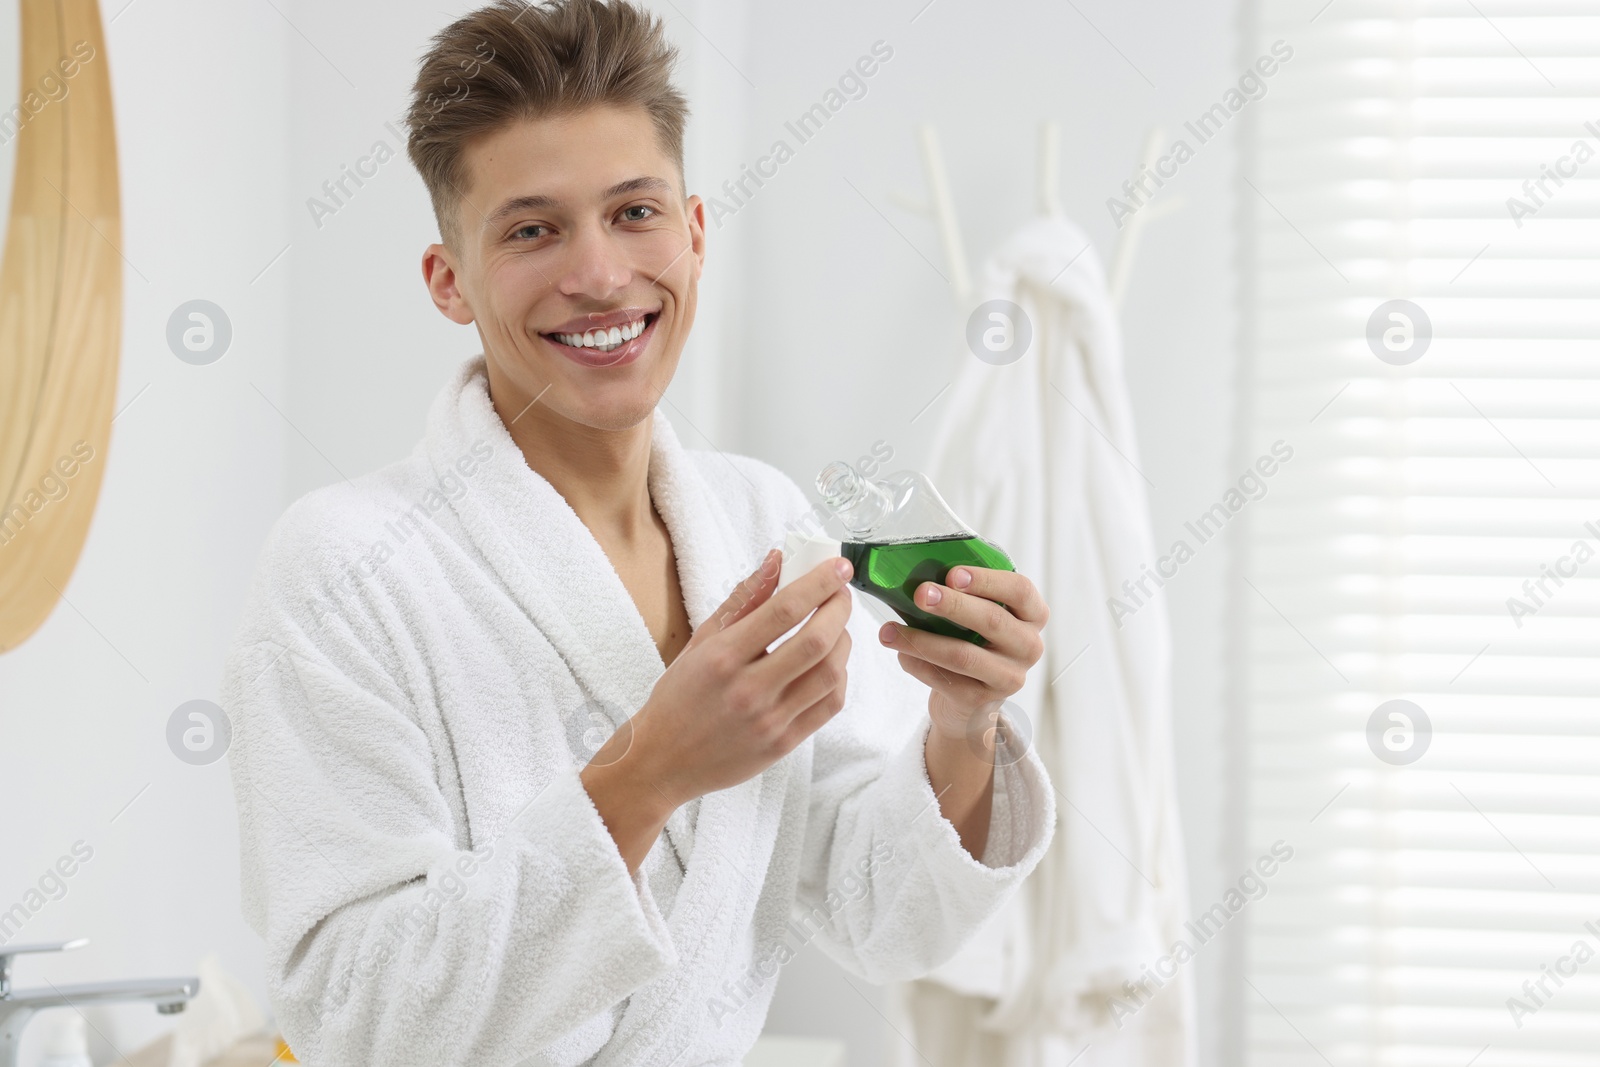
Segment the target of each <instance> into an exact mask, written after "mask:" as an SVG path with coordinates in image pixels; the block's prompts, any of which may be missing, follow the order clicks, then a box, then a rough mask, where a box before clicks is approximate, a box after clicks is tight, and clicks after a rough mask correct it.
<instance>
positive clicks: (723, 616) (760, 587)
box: [696, 548, 783, 636]
mask: <svg viewBox="0 0 1600 1067" xmlns="http://www.w3.org/2000/svg"><path fill="white" fill-rule="evenodd" d="M782 568H783V553H782V552H780V551H779V550H778V549H776V548H774V549H772V550H771V551H769V552H768V553H767V554H766V556H765V557H763V558H762V560H761V566H759V567H757V568H756V569H755V571H754V572H753V573H752V574H751V575H750V577H748V578H746V579H745V580H744V581H742V582H740V583H739V584H738V585H736V586H734V589H733V592H732V593H730V594H728V599H727V600H724V601H723V602H722V606H721V607H719V608H717V610H716V611H714V612H712V613H711V617H710V618H709V619H707V620H706V625H705V626H702V627H701V628H700V630H699V631H696V636H698V635H699V633H700V632H701V631H710V632H711V633H716V632H718V631H720V630H722V629H724V628H725V627H728V626H732V625H733V624H734V623H736V622H738V621H739V620H740V619H742V618H744V617H745V616H746V615H748V614H750V613H751V612H752V611H754V610H755V609H756V608H759V607H760V606H761V605H762V604H764V603H766V601H767V599H768V598H769V597H771V596H772V593H773V591H774V590H775V589H777V588H778V574H779V573H780V571H781V570H782Z"/></svg>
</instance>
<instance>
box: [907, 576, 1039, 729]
mask: <svg viewBox="0 0 1600 1067" xmlns="http://www.w3.org/2000/svg"><path fill="white" fill-rule="evenodd" d="M945 581H946V582H947V583H948V584H947V585H939V584H937V583H935V582H923V583H922V585H921V586H919V587H918V588H917V594H916V598H915V599H916V603H917V606H918V607H919V608H921V609H922V610H923V611H926V612H928V613H929V614H931V615H940V616H943V617H944V618H946V619H949V620H950V621H951V622H953V623H955V624H956V625H958V626H964V627H966V628H967V629H969V630H975V631H976V632H977V633H978V634H980V635H981V636H982V637H983V639H984V640H985V641H987V642H989V645H988V647H987V648H980V647H979V646H977V645H975V644H973V643H972V642H970V641H963V640H961V639H959V638H955V637H945V636H943V635H941V634H930V633H928V632H926V631H924V630H914V629H912V628H911V627H909V626H903V625H901V624H899V623H893V622H891V623H885V624H884V626H883V628H882V629H881V630H879V631H878V639H879V640H880V641H882V642H883V643H884V644H885V645H887V646H889V647H890V648H892V649H895V650H896V651H898V652H899V653H900V666H901V667H902V668H903V669H904V670H905V672H906V673H907V674H909V675H911V676H912V677H913V678H916V679H917V680H918V681H920V682H923V683H924V684H925V685H927V686H928V687H929V688H931V689H932V690H933V695H932V696H931V697H930V698H929V700H928V713H929V714H930V715H931V716H932V717H933V725H934V729H935V730H937V731H938V732H939V733H941V734H943V735H945V736H948V737H952V738H965V737H967V736H968V726H969V723H970V721H971V719H972V717H973V716H974V715H977V714H979V713H980V712H981V713H983V714H984V715H985V716H986V717H987V715H988V714H989V713H991V712H992V711H993V710H994V708H995V706H996V705H998V704H999V703H1000V702H1001V701H1003V700H1005V699H1006V698H1007V697H1009V696H1012V695H1013V694H1015V693H1016V692H1018V691H1019V690H1020V689H1021V688H1022V685H1023V682H1025V681H1026V680H1027V677H1028V670H1029V668H1031V667H1032V666H1033V665H1034V664H1035V663H1038V662H1039V657H1040V656H1042V655H1044V641H1043V639H1042V638H1040V636H1039V632H1040V631H1041V630H1043V629H1044V624H1045V623H1046V622H1047V621H1048V620H1049V618H1050V609H1049V607H1048V606H1046V604H1045V602H1044V598H1043V597H1041V596H1040V595H1039V590H1037V589H1035V588H1034V585H1033V583H1032V582H1031V581H1029V580H1028V579H1027V578H1025V577H1023V576H1022V575H1020V574H1016V573H1014V572H1012V571H997V570H990V569H989V568H987V567H952V568H951V569H950V573H949V574H947V575H945Z"/></svg>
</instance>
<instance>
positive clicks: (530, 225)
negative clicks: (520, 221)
mask: <svg viewBox="0 0 1600 1067" xmlns="http://www.w3.org/2000/svg"><path fill="white" fill-rule="evenodd" d="M542 229H544V227H543V226H540V225H539V224H538V223H536V222H530V223H528V225H526V226H523V227H521V228H520V229H517V230H514V231H513V232H512V234H511V236H513V237H521V236H523V235H524V234H526V233H527V232H528V231H529V230H542ZM528 239H529V240H532V239H533V235H531V234H529V235H528Z"/></svg>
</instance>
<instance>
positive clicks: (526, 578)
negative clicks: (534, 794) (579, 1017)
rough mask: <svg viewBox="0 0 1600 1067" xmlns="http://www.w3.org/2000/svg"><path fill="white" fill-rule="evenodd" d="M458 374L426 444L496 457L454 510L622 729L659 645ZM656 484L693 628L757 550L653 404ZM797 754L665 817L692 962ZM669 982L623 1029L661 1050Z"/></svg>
mask: <svg viewBox="0 0 1600 1067" xmlns="http://www.w3.org/2000/svg"><path fill="white" fill-rule="evenodd" d="M463 374H464V376H466V378H467V380H466V381H465V382H463V383H462V388H461V389H460V391H459V393H458V394H457V397H458V399H457V401H456V403H455V404H454V406H453V408H452V407H450V406H445V407H443V408H442V409H441V410H439V411H437V412H436V415H437V417H436V418H434V419H433V420H431V421H430V425H429V431H428V435H427V438H426V441H425V447H426V448H427V449H428V453H429V459H430V461H431V463H432V465H433V468H434V470H435V471H436V472H438V473H439V474H440V475H441V476H443V475H444V474H445V473H446V472H448V471H451V470H453V469H454V465H455V464H456V463H457V461H458V460H459V459H460V458H461V457H462V456H466V455H468V454H469V453H470V451H471V449H472V447H473V445H474V444H475V443H477V444H479V447H480V449H481V447H482V443H483V442H487V443H488V444H489V445H490V446H491V448H492V450H493V451H492V456H491V457H490V458H489V459H488V460H487V461H486V462H484V463H483V464H482V465H481V466H480V467H479V468H478V471H479V473H477V474H475V475H474V476H473V482H474V488H473V490H472V491H470V492H467V493H464V494H461V495H460V497H459V498H457V499H453V500H451V506H452V508H453V509H454V510H455V512H456V514H457V515H458V516H459V518H460V520H461V522H462V525H463V526H464V527H465V529H466V531H467V534H468V536H469V537H470V538H471V540H472V541H473V543H474V545H475V547H476V548H477V549H478V550H479V551H480V552H481V553H482V554H483V556H484V557H485V559H486V560H487V562H488V565H489V567H490V568H491V569H492V570H493V571H494V573H495V575H496V576H497V577H498V578H499V579H500V580H501V581H503V582H504V583H505V585H506V588H507V590H508V591H509V593H510V595H511V596H512V598H513V599H514V600H515V601H516V602H517V603H518V605H519V606H520V607H521V608H522V609H523V610H524V611H525V612H526V613H527V615H528V617H529V619H530V620H531V621H532V622H533V624H534V625H535V626H536V627H537V628H538V630H539V631H540V632H541V633H542V634H543V635H544V637H545V638H546V639H547V640H549V641H550V643H551V644H552V645H553V646H554V647H555V649H556V651H557V652H558V653H559V654H560V655H561V657H562V659H563V660H564V661H565V663H566V664H567V666H568V668H569V669H570V670H571V672H572V675H573V677H574V678H575V679H576V680H577V682H578V685H579V686H580V688H581V689H582V690H583V691H584V692H585V693H586V694H587V696H588V697H589V699H590V702H591V706H592V707H594V708H597V709H599V710H601V711H602V712H603V713H604V714H605V715H606V717H607V718H609V719H610V720H611V721H612V723H614V724H615V725H616V726H621V725H622V724H623V723H624V722H625V721H626V720H627V719H628V717H629V716H631V715H632V714H633V713H634V712H636V711H637V710H638V709H639V708H640V707H641V706H642V705H643V703H644V701H645V699H646V698H647V697H648V696H649V694H650V690H651V688H652V687H653V686H654V685H655V683H656V680H657V679H658V678H659V677H660V674H661V672H662V670H663V666H662V662H661V657H660V655H659V654H658V653H657V651H656V648H655V643H654V641H653V640H652V638H651V637H650V633H649V630H648V629H647V628H646V626H645V623H644V620H643V618H642V617H641V616H640V615H639V612H638V610H637V608H636V607H635V606H634V604H633V600H632V598H631V597H630V596H629V595H628V592H627V589H626V587H625V586H624V585H623V584H622V579H621V578H620V577H619V576H618V574H617V573H616V570H615V568H613V567H612V565H611V562H610V560H609V559H608V558H607V557H606V555H605V552H604V551H603V550H602V549H601V547H600V545H599V543H598V542H596V541H595V539H594V537H593V535H592V534H591V533H590V532H589V530H588V528H587V527H586V526H584V524H583V522H582V520H581V519H579V518H578V516H577V513H576V512H574V511H573V510H572V508H571V507H570V506H569V505H568V504H567V502H566V500H565V499H563V498H562V497H561V495H560V494H559V493H557V492H556V490H555V488H554V487H553V486H551V485H550V483H549V482H547V481H546V480H545V479H544V478H543V477H541V476H540V475H538V474H536V473H535V472H534V471H533V470H532V469H531V468H530V467H529V466H528V465H527V462H526V461H525V460H524V458H523V456H522V453H521V451H520V450H519V449H518V448H517V446H516V444H515V443H514V442H513V441H512V440H511V436H510V434H509V433H508V432H507V430H506V428H505V425H504V424H503V423H502V422H501V420H500V418H499V416H498V414H497V413H496V412H495V411H494V407H493V405H492V403H491V402H490V400H489V396H488V390H487V387H486V379H485V378H484V376H483V361H482V358H481V357H480V358H479V359H478V360H475V361H473V362H471V363H469V364H468V365H467V367H465V368H464V369H463ZM649 485H650V494H651V499H652V501H653V502H654V504H655V507H656V510H657V512H658V513H659V514H660V515H661V518H662V520H663V522H665V524H666V526H667V529H668V531H669V532H670V533H671V535H672V541H673V550H674V553H675V554H676V556H677V560H678V578H679V584H680V586H681V588H682V591H683V599H684V607H685V609H686V611H687V613H688V615H689V620H690V623H691V624H692V625H693V626H694V627H695V628H696V629H698V628H699V627H700V626H701V625H702V624H703V623H704V622H705V621H706V619H707V618H709V617H710V615H711V613H712V612H713V611H715V610H716V608H717V607H718V606H720V605H721V603H722V602H723V600H724V599H725V598H726V596H727V593H728V592H730V591H731V589H732V587H733V584H734V583H735V582H736V581H737V580H738V579H740V578H743V577H744V575H743V574H742V573H741V572H740V568H741V567H742V565H743V564H744V561H745V559H746V557H747V556H748V555H749V553H748V551H747V550H746V549H745V548H743V547H742V546H740V545H739V544H738V543H737V539H736V536H735V534H734V533H733V531H732V527H731V526H730V525H729V522H728V519H727V517H726V516H725V514H724V512H723V509H722V507H721V506H720V504H719V502H718V501H717V500H715V499H714V498H713V497H712V496H711V494H710V493H709V492H708V490H707V488H706V486H705V484H704V482H703V480H702V478H701V476H700V474H699V471H698V470H697V469H696V467H695V462H694V460H693V458H692V457H691V456H690V455H688V454H687V453H686V452H685V451H684V449H683V447H682V445H681V444H680V443H679V441H678V438H677V435H676V433H675V432H674V431H673V429H672V426H671V424H669V423H668V422H667V420H666V418H665V417H664V416H663V415H662V413H661V412H660V411H659V410H658V411H656V412H655V414H654V417H653V429H652V439H651V457H650V473H649ZM574 755H575V756H576V755H580V754H578V753H575V754H574ZM582 755H584V756H586V755H587V754H586V753H584V754H582ZM792 764H793V761H792V760H790V759H787V758H786V759H785V760H781V761H779V762H778V763H777V764H776V765H774V767H772V768H769V769H768V770H767V771H766V772H764V773H763V774H760V775H757V776H756V777H754V778H752V779H750V780H749V781H746V782H743V783H741V784H740V785H737V786H735V787H733V788H731V789H723V790H718V791H716V792H713V793H709V794H707V795H706V796H705V797H703V798H701V799H700V801H699V802H698V803H697V804H691V805H685V806H684V807H680V808H679V809H678V810H677V811H676V812H674V813H673V816H672V819H671V820H670V821H669V822H668V824H667V833H668V836H669V839H670V841H671V843H672V845H673V848H674V850H675V851H676V852H677V853H678V856H679V859H680V861H681V862H682V863H683V865H684V867H685V872H684V881H683V884H682V886H681V887H680V889H679V890H678V892H677V895H676V899H675V900H674V902H673V907H672V909H671V912H670V915H669V916H668V919H667V922H668V927H669V929H671V930H672V933H673V937H674V941H675V942H676V944H677V948H678V951H679V954H680V958H681V959H682V961H683V963H684V964H689V962H690V960H691V958H695V957H698V956H699V954H700V953H701V950H702V948H703V947H704V946H706V945H716V944H726V943H728V939H727V938H726V937H725V936H720V935H719V936H713V935H717V932H718V930H719V929H721V930H724V931H725V930H726V929H727V928H728V924H730V923H732V924H741V923H744V924H747V923H748V921H749V917H750V914H751V912H752V910H753V908H754V906H755V901H756V897H757V896H758V889H759V882H760V878H759V877H758V876H756V875H755V874H754V872H760V871H763V870H765V868H766V865H767V862H768V859H769V858H770V856H769V854H770V851H771V845H772V841H773V840H775V837H776V825H777V820H778V817H779V814H780V813H781V808H782V795H783V793H784V792H785V790H786V789H787V781H788V776H789V774H790V773H791V768H792ZM696 807H698V811H697V812H696V811H695V810H694V809H695V808H696ZM511 814H513V812H510V811H508V812H505V813H503V815H504V817H509V816H510V815H511ZM497 821H498V820H497ZM697 839H698V840H699V842H700V843H701V847H698V848H697V847H695V842H696V840H697ZM762 841H765V842H766V845H765V846H762V845H761V844H760V842H762ZM688 970H689V972H690V973H692V971H693V968H692V967H690V968H688ZM675 984H681V983H671V982H667V983H660V982H658V983H652V984H651V985H649V986H646V987H644V988H643V989H641V990H640V991H638V992H637V993H635V995H634V996H633V997H632V998H630V1001H629V1005H628V1010H627V1012H626V1014H625V1015H624V1018H623V1021H622V1023H621V1024H620V1025H619V1029H618V1036H623V1035H625V1034H629V1035H633V1036H634V1037H635V1038H641V1039H642V1038H643V1037H644V1035H645V1034H648V1035H649V1039H650V1040H649V1044H650V1045H651V1046H652V1047H653V1046H654V1045H655V1044H656V1042H657V1039H659V1038H660V1037H661V1036H663V1035H664V1034H665V1032H668V1031H671V1030H673V1029H675V1028H676V1024H674V1025H673V1026H668V1027H666V1028H665V1029H664V1028H663V1027H661V1026H660V1025H654V1026H649V1027H647V1028H646V1024H647V1023H648V1022H649V1021H650V1020H651V1019H655V1018H657V1017H658V1016H659V1015H660V1013H661V1012H662V1011H663V1010H667V1009H669V1008H671V1007H673V1006H674V1000H675V998H674V995H673V994H674V990H673V988H672V987H673V986H674V985H675ZM678 1006H679V1007H681V1005H678ZM641 1028H643V1029H641ZM691 1032H692V1031H691ZM638 1044H639V1041H638V1040H625V1041H624V1042H622V1045H623V1046H624V1047H627V1048H628V1049H629V1050H628V1051H627V1052H626V1054H625V1056H624V1058H620V1059H617V1060H616V1061H615V1062H619V1063H621V1062H635V1057H637V1056H639V1055H640V1054H641V1053H643V1052H644V1050H643V1049H642V1048H638V1047H632V1046H637V1045H638ZM619 1055H623V1054H622V1053H621V1052H620V1051H619ZM639 1062H643V1061H642V1060H640V1061H639Z"/></svg>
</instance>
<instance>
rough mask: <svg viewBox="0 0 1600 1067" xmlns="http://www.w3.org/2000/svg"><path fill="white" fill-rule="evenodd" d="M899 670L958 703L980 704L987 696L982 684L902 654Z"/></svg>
mask: <svg viewBox="0 0 1600 1067" xmlns="http://www.w3.org/2000/svg"><path fill="white" fill-rule="evenodd" d="M900 668H901V669H902V670H904V671H905V672H906V673H907V674H909V675H911V677H913V678H915V679H916V680H917V681H919V682H921V683H922V684H923V685H925V686H927V687H928V688H929V689H932V690H933V691H934V692H936V693H941V694H943V695H944V696H947V697H949V698H950V699H951V700H954V701H956V702H958V703H962V704H975V703H981V702H982V701H983V700H984V699H985V697H986V696H987V694H986V692H985V690H984V686H983V683H982V682H975V681H973V680H972V679H971V678H966V677H963V676H961V675H959V674H956V673H954V672H952V671H947V670H945V669H944V668H943V667H935V666H934V665H933V664H931V663H928V662H926V661H925V660H920V659H917V658H916V657H915V656H910V655H907V654H906V653H904V652H902V653H900Z"/></svg>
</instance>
